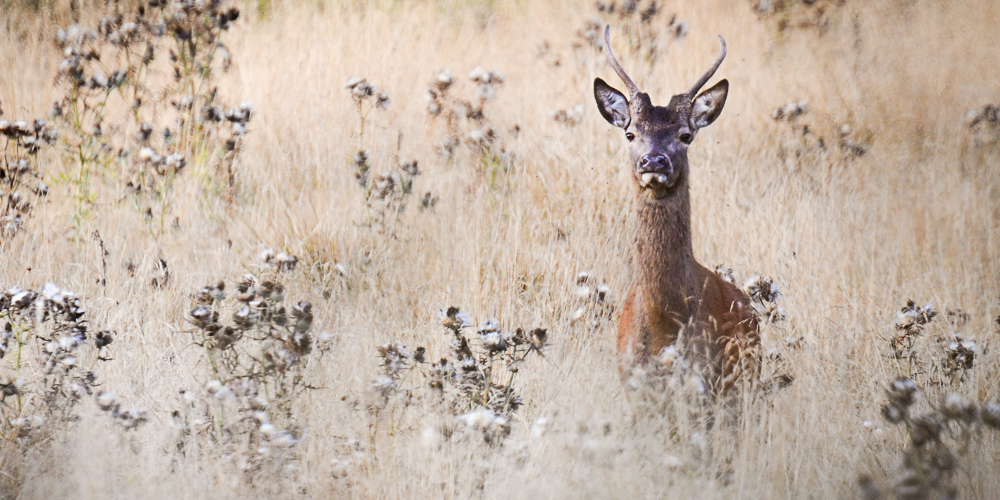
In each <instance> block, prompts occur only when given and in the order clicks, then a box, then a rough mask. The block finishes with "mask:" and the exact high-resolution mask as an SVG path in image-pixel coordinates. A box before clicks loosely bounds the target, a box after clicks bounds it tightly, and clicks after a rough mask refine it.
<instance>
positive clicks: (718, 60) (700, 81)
mask: <svg viewBox="0 0 1000 500" xmlns="http://www.w3.org/2000/svg"><path fill="white" fill-rule="evenodd" d="M719 45H720V47H719V55H718V56H716V58H715V62H713V63H712V67H711V68H708V71H706V72H705V74H704V75H701V78H699V79H698V82H697V83H695V84H694V86H692V87H691V90H689V91H687V95H689V96H691V98H692V99H693V98H694V96H695V94H697V93H698V91H699V90H701V88H702V87H704V86H705V84H706V83H708V80H709V79H710V78H712V75H714V74H715V70H717V69H719V65H720V64H722V60H723V59H725V58H726V40H725V39H724V38H722V35H719Z"/></svg>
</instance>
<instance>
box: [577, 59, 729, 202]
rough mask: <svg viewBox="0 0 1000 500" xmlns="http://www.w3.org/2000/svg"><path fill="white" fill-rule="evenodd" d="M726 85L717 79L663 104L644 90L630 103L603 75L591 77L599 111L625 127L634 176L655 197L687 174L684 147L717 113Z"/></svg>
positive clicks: (667, 191) (670, 190) (669, 190)
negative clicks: (695, 92) (703, 88)
mask: <svg viewBox="0 0 1000 500" xmlns="http://www.w3.org/2000/svg"><path fill="white" fill-rule="evenodd" d="M728 90H729V83H728V82H727V81H726V80H722V81H721V82H719V83H717V84H716V85H715V86H713V87H712V88H710V89H708V90H706V91H705V92H703V93H701V94H700V95H698V97H696V98H694V99H691V97H690V95H687V94H679V95H675V96H674V97H673V98H671V99H670V104H668V105H667V106H654V105H653V103H652V102H651V101H650V99H649V95H648V94H646V93H644V92H640V93H637V94H634V95H633V96H632V101H631V102H629V100H628V99H626V97H625V95H624V94H622V93H621V92H619V91H617V90H615V89H614V88H612V87H611V86H609V85H608V84H607V83H605V82H604V80H601V79H600V78H598V79H596V80H594V97H595V98H596V100H597V107H598V110H600V112H601V115H602V116H604V119H605V120H607V121H608V123H610V124H612V125H614V126H616V127H618V128H621V129H622V130H623V131H624V133H625V139H626V140H627V141H628V148H629V158H630V160H631V162H632V169H633V174H634V178H635V180H636V182H637V183H638V185H639V187H640V188H641V189H643V190H649V191H650V194H652V195H653V196H655V197H662V196H667V195H669V194H670V193H671V192H672V191H673V188H674V187H675V186H677V185H678V184H679V183H680V181H681V180H682V179H685V178H686V176H687V174H688V158H687V151H688V146H690V145H691V142H692V141H694V138H695V136H696V135H697V134H698V130H699V129H701V128H702V127H705V126H708V125H709V124H711V123H712V122H714V121H715V119H716V118H718V117H719V114H720V113H722V108H723V106H724V105H725V103H726V95H727V93H728Z"/></svg>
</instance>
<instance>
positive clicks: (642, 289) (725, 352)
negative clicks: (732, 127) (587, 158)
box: [594, 27, 760, 394]
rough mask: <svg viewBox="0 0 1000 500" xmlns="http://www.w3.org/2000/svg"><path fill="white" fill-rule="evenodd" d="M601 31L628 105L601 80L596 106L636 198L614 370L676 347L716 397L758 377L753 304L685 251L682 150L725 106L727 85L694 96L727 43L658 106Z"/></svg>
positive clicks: (687, 213) (687, 205)
mask: <svg viewBox="0 0 1000 500" xmlns="http://www.w3.org/2000/svg"><path fill="white" fill-rule="evenodd" d="M608 32H609V27H605V29H604V50H606V51H607V55H608V61H609V62H610V63H611V66H612V67H613V68H614V69H615V72H616V73H618V76H619V77H621V79H622V82H624V83H625V86H626V87H627V88H628V91H629V97H625V95H624V94H622V93H621V92H619V91H618V90H615V89H614V88H612V87H611V86H610V85H608V84H607V83H606V82H605V81H604V80H602V79H600V78H597V79H595V80H594V97H595V98H596V99H597V107H598V109H599V110H600V111H601V115H602V116H604V119H605V120H607V121H608V123H611V124H612V125H614V126H616V127H618V128H620V129H622V130H623V131H624V132H625V139H626V140H627V141H628V150H629V157H630V160H631V162H632V173H633V174H634V175H633V180H634V184H635V195H636V198H637V199H636V213H635V220H634V222H635V254H634V256H633V257H634V266H635V278H634V281H633V283H632V287H631V290H630V291H629V294H628V298H626V299H625V300H626V303H625V307H624V309H623V311H622V316H621V322H620V323H619V325H618V354H619V363H620V364H619V367H620V370H621V371H622V374H623V375H625V374H627V373H628V372H629V371H630V368H631V367H633V366H635V365H636V364H640V363H642V364H645V363H649V362H655V361H656V359H657V357H658V356H659V355H660V354H661V351H663V350H664V349H665V348H667V347H669V346H671V345H676V346H677V347H678V348H680V349H681V352H683V353H684V354H685V357H687V359H689V360H690V361H693V362H695V363H697V364H698V365H699V366H700V367H701V369H702V370H703V371H702V373H703V375H704V379H705V380H706V382H708V385H709V387H710V389H711V390H712V391H713V392H715V393H717V394H719V393H722V392H724V391H725V390H726V389H728V388H729V387H730V386H732V384H733V382H734V381H735V380H737V379H738V378H740V377H741V376H745V377H748V378H751V379H753V378H756V374H757V373H758V372H759V365H760V356H759V351H760V337H759V335H758V332H757V320H756V318H755V317H754V314H753V311H752V310H751V308H750V298H749V297H747V296H746V294H744V293H743V292H742V291H740V290H739V289H738V288H736V287H735V286H733V284H732V283H729V282H727V281H725V280H723V279H721V278H720V277H719V276H718V275H716V274H715V273H714V272H712V271H709V270H708V269H705V267H704V266H702V265H701V264H699V263H698V261H696V260H695V258H694V251H693V250H692V248H691V200H690V186H689V181H688V178H689V175H690V169H689V168H688V157H687V151H688V147H689V146H690V145H691V143H692V141H694V138H695V136H696V135H697V134H698V130H700V129H701V128H702V127H707V126H708V125H710V124H711V123H712V122H714V121H715V120H716V118H718V117H719V114H720V113H722V107H723V106H724V105H725V104H726V94H727V93H728V91H729V82H728V81H726V80H722V81H720V82H719V83H717V84H715V85H714V86H713V87H711V88H709V89H708V90H706V91H704V92H702V93H700V94H698V91H699V90H700V89H701V88H702V86H704V85H705V83H706V82H708V80H709V79H710V78H711V77H712V75H713V74H714V73H715V70H716V69H718V68H719V65H720V64H722V60H723V59H724V58H725V57H726V42H725V40H723V39H722V37H721V36H720V37H719V42H720V44H721V49H720V50H719V55H718V57H716V59H715V62H714V63H712V66H711V67H710V68H709V69H708V71H706V72H705V74H704V75H702V77H701V78H699V79H698V81H697V82H696V83H695V84H694V85H693V86H692V87H691V89H690V90H688V91H687V92H685V93H683V94H678V95H675V96H673V97H672V98H671V99H670V104H668V105H667V106H665V107H664V106H654V105H653V103H652V102H651V101H650V99H649V94H646V93H645V92H642V91H640V90H639V88H638V87H637V86H636V84H635V83H634V82H633V81H632V79H631V78H629V76H628V75H627V74H626V73H625V70H623V69H622V67H621V64H619V63H618V60H617V59H616V58H615V55H614V53H613V52H612V51H611V44H610V39H609V35H608Z"/></svg>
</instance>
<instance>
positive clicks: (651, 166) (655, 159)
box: [636, 154, 677, 188]
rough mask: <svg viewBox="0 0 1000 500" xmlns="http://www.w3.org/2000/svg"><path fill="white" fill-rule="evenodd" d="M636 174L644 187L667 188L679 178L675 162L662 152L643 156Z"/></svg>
mask: <svg viewBox="0 0 1000 500" xmlns="http://www.w3.org/2000/svg"><path fill="white" fill-rule="evenodd" d="M636 174H637V176H638V178H639V185H641V186H642V187H644V188H667V187H670V186H671V185H673V183H674V181H676V180H677V175H676V172H675V170H674V166H673V164H671V162H670V160H669V159H668V158H667V157H666V156H664V155H661V154H657V155H645V156H643V157H642V159H641V160H639V168H637V169H636Z"/></svg>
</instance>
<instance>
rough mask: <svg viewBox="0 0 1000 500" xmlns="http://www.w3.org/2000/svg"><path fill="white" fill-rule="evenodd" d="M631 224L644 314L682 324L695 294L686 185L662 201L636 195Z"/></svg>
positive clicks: (694, 301)
mask: <svg viewBox="0 0 1000 500" xmlns="http://www.w3.org/2000/svg"><path fill="white" fill-rule="evenodd" d="M635 223H636V227H635V230H636V233H635V241H636V255H635V260H636V267H637V269H636V273H637V279H638V284H639V286H640V287H641V289H642V295H643V302H644V305H645V306H646V308H647V311H658V312H661V313H667V314H670V315H672V316H675V319H678V320H686V319H687V317H688V316H689V313H690V311H691V308H692V305H693V304H696V303H697V300H696V299H697V296H696V294H697V292H698V287H697V286H696V281H697V280H696V274H695V273H696V267H697V262H696V261H695V259H694V250H693V249H692V247H691V200H690V196H689V188H688V186H687V183H686V182H683V180H682V181H681V183H680V184H679V185H678V186H677V187H676V188H675V191H674V192H673V193H672V194H670V195H669V196H667V197H665V198H660V199H653V198H651V197H649V196H647V195H646V193H640V196H639V200H638V204H637V209H636V218H635Z"/></svg>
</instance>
